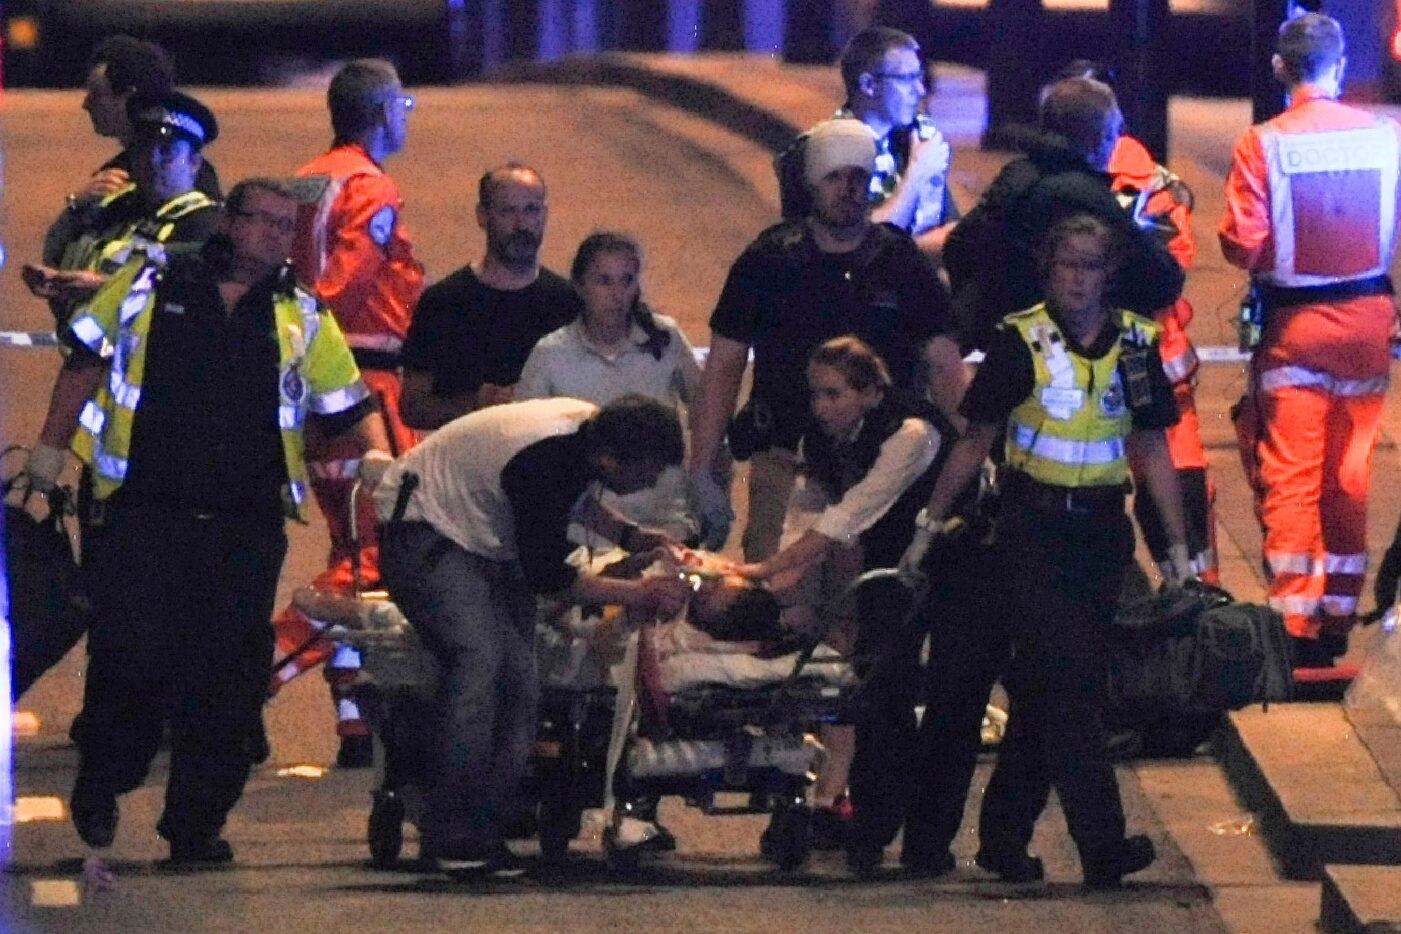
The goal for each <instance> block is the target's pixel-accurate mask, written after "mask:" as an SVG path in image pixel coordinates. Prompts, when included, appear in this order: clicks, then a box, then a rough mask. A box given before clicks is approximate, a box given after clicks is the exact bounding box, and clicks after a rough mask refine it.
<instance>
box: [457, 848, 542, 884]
mask: <svg viewBox="0 0 1401 934" xmlns="http://www.w3.org/2000/svg"><path fill="white" fill-rule="evenodd" d="M437 865H438V870H439V871H440V872H442V873H443V874H444V875H446V876H447V877H448V878H449V879H451V880H452V881H454V882H465V883H482V882H505V881H510V880H512V879H519V878H520V877H521V876H523V875H525V872H526V868H527V866H526V862H525V860H523V859H521V858H520V857H519V856H517V855H516V854H514V853H512V852H511V851H510V849H509V848H508V847H507V846H506V844H504V843H502V844H500V845H499V846H497V847H496V848H494V849H492V850H490V851H489V852H487V853H485V854H483V855H480V856H475V857H472V856H469V857H467V858H465V859H454V858H452V857H445V856H439V857H438V858H437Z"/></svg>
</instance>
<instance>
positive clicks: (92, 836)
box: [68, 779, 117, 849]
mask: <svg viewBox="0 0 1401 934" xmlns="http://www.w3.org/2000/svg"><path fill="white" fill-rule="evenodd" d="M68 810H69V813H70V814H71V815H72V818H73V827H74V829H75V830H77V831H78V836H79V837H81V838H82V840H83V842H84V843H86V844H87V845H88V846H90V847H95V848H97V849H104V848H106V847H109V846H111V845H112V841H113V840H115V839H116V838H117V796H116V795H114V794H113V793H112V792H110V791H107V790H106V789H102V788H97V787H94V786H93V785H92V783H90V782H85V781H83V780H82V779H79V780H78V782H77V784H75V785H74V786H73V797H72V799H71V800H70V801H69V802H68Z"/></svg>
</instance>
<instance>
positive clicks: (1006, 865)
mask: <svg viewBox="0 0 1401 934" xmlns="http://www.w3.org/2000/svg"><path fill="white" fill-rule="evenodd" d="M973 862H975V863H977V864H978V866H979V867H980V868H982V869H986V870H987V871H988V872H991V873H995V874H997V875H998V876H1000V877H1001V878H1002V881H1003V882H1015V883H1021V882H1040V881H1041V880H1042V879H1044V878H1046V867H1045V866H1044V865H1043V864H1042V862H1041V859H1040V857H1036V856H1032V855H1031V854H1030V853H1012V852H1006V853H1002V852H998V851H996V850H979V851H978V854H977V855H976V856H974V857H973Z"/></svg>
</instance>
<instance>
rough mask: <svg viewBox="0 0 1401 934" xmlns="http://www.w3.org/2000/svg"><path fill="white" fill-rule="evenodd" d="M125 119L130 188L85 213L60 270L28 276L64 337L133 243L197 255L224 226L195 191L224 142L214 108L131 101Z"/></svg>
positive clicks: (173, 98) (182, 99)
mask: <svg viewBox="0 0 1401 934" xmlns="http://www.w3.org/2000/svg"><path fill="white" fill-rule="evenodd" d="M127 113H128V117H127V119H128V120H129V122H130V125H131V145H130V146H129V147H128V149H127V150H126V152H127V153H128V154H129V160H130V181H129V182H128V183H127V184H124V185H122V186H121V187H119V188H117V189H116V190H115V191H114V192H112V193H111V194H108V195H106V196H104V197H101V198H99V199H98V200H97V201H96V203H95V205H94V206H92V207H90V208H88V209H85V211H84V213H83V217H82V219H81V221H75V222H74V223H73V225H72V227H71V234H72V236H71V238H70V239H69V240H68V242H67V243H66V245H65V246H64V248H63V251H62V255H61V257H60V258H59V259H58V263H57V266H53V265H29V266H26V267H25V269H24V281H25V284H26V285H28V286H29V289H30V291H31V292H33V293H34V294H35V295H38V296H39V297H41V298H47V299H49V300H50V301H51V306H52V308H53V310H54V313H55V315H56V316H57V317H58V320H59V328H58V330H59V333H60V334H62V333H64V331H65V328H64V324H65V323H66V320H67V317H68V315H69V313H70V312H71V311H72V309H73V307H74V306H75V304H76V303H77V302H79V301H81V300H82V299H85V298H87V297H89V296H90V295H91V294H92V293H93V292H94V291H96V289H97V288H98V287H99V286H101V284H102V283H103V282H104V281H105V280H106V277H108V276H110V275H111V274H112V273H113V272H115V271H116V270H117V269H118V268H120V267H121V265H122V264H123V263H124V262H126V260H127V258H128V257H129V256H130V252H131V248H132V245H133V244H134V243H136V242H138V241H141V242H143V243H146V244H156V245H159V246H161V247H162V249H159V250H157V249H148V250H147V255H148V256H149V257H151V258H153V259H159V258H160V257H162V256H164V255H166V254H168V253H173V252H192V251H194V250H197V249H199V247H200V245H201V244H202V243H204V241H205V239H206V238H208V236H209V235H210V234H211V233H213V231H214V229H215V227H216V226H217V225H218V223H219V212H218V210H217V208H218V204H217V203H216V202H215V201H214V200H213V199H212V198H211V197H210V196H209V195H207V194H205V193H204V192H203V191H200V190H199V189H198V188H196V187H195V185H196V180H197V179H198V177H199V172H200V169H201V167H202V166H203V165H204V157H203V149H204V147H205V146H207V145H208V144H209V143H212V142H213V141H214V140H215V139H217V138H218V136H219V124H218V122H217V121H216V120H215V119H214V114H212V113H211V112H210V111H209V108H208V107H206V106H204V104H202V103H200V102H199V101H198V100H196V99H195V98H193V97H191V96H189V95H188V94H182V93H180V92H178V91H170V92H168V93H165V94H162V95H160V96H133V97H131V98H130V99H129V100H128V101H127Z"/></svg>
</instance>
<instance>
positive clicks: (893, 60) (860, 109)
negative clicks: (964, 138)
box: [774, 26, 959, 262]
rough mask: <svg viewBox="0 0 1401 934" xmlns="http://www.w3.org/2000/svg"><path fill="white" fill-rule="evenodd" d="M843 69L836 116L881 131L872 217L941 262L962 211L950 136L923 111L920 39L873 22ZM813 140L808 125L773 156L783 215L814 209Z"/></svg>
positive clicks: (795, 216)
mask: <svg viewBox="0 0 1401 934" xmlns="http://www.w3.org/2000/svg"><path fill="white" fill-rule="evenodd" d="M841 71H842V82H843V83H844V84H845V85H846V103H845V104H844V105H842V107H841V108H840V109H839V110H837V112H836V113H835V114H834V116H837V117H854V118H856V119H857V120H860V121H861V122H862V123H864V124H866V126H867V127H869V128H870V130H871V132H872V133H874V134H875V136H876V170H875V172H874V173H872V175H871V198H872V200H873V201H874V202H875V208H874V210H873V211H872V214H871V219H872V220H874V221H875V222H877V223H889V224H894V225H895V226H896V227H899V228H900V229H901V230H904V231H906V232H907V233H909V234H910V235H912V236H913V237H914V238H915V242H916V243H918V244H919V247H920V249H921V250H923V251H924V253H925V254H926V255H927V256H929V257H930V258H931V259H933V260H935V261H936V262H937V261H938V259H939V256H940V254H941V253H942V251H943V243H944V238H945V237H946V236H947V235H948V232H949V230H950V229H952V223H953V222H954V221H956V220H958V217H959V213H958V207H957V205H955V204H954V201H953V197H952V196H951V195H950V194H949V188H948V171H949V156H950V150H949V144H948V143H947V142H946V141H945V140H944V137H943V134H941V133H940V132H939V130H938V129H937V128H936V127H935V126H934V123H933V121H931V120H930V119H929V118H928V117H927V116H925V115H924V114H922V113H921V112H920V105H921V102H922V101H923V99H924V97H925V93H926V91H927V88H926V86H925V72H924V64H923V62H922V61H921V60H920V50H919V43H918V42H916V41H915V38H914V36H911V35H910V34H909V33H905V32H901V31H900V30H898V29H891V28H889V27H886V26H872V27H870V28H868V29H864V30H862V31H861V32H859V33H857V34H856V36H855V37H853V38H852V40H851V41H850V42H849V43H847V46H846V48H845V49H844V50H843V51H842V57H841ZM807 140H808V134H807V133H804V134H803V135H802V136H800V137H798V139H797V140H796V141H795V142H794V143H793V145H792V146H790V147H789V148H788V149H787V150H785V151H784V152H783V153H781V154H780V155H779V156H778V158H777V159H776V160H775V161H774V169H775V171H776V172H777V173H778V187H779V199H780V202H781V204H782V209H783V218H784V220H789V221H801V220H802V219H803V218H805V217H807V216H808V215H809V214H810V213H811V212H812V197H811V195H810V193H809V191H808V186H807V184H806V183H805V181H804V179H803V160H804V153H805V151H806V149H807Z"/></svg>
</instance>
